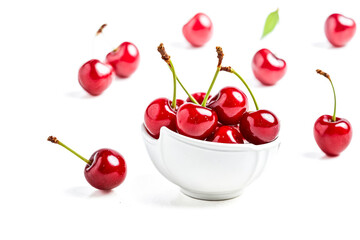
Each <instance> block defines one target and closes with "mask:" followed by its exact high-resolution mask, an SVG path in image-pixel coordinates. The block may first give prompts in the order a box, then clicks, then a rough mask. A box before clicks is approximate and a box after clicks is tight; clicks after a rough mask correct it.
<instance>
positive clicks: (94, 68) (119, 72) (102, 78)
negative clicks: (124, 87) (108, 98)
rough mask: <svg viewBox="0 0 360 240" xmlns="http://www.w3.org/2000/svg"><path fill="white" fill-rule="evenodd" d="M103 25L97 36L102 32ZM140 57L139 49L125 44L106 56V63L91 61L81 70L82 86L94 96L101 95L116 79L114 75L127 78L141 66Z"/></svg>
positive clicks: (131, 44)
mask: <svg viewBox="0 0 360 240" xmlns="http://www.w3.org/2000/svg"><path fill="white" fill-rule="evenodd" d="M105 26H106V24H104V25H102V26H101V28H100V29H99V30H98V32H97V34H99V33H101V32H102V29H103V28H104V27H105ZM139 62H140V55H139V50H138V49H137V47H136V46H135V45H134V44H133V43H131V42H123V43H121V44H120V45H119V46H118V47H117V48H116V49H114V50H113V51H111V52H109V53H108V54H107V55H106V60H105V62H101V61H100V60H98V59H91V60H90V61H88V62H86V63H85V64H84V65H82V66H81V67H80V69H79V74H78V80H79V83H80V85H81V86H82V87H83V88H84V90H85V91H87V92H88V93H89V94H90V95H92V96H98V95H100V94H101V93H102V92H103V91H104V90H105V89H107V88H108V87H109V86H110V84H111V82H112V81H113V79H114V73H115V75H116V76H117V77H119V78H127V77H129V76H130V75H131V74H133V73H134V72H135V70H136V69H137V67H138V66H139Z"/></svg>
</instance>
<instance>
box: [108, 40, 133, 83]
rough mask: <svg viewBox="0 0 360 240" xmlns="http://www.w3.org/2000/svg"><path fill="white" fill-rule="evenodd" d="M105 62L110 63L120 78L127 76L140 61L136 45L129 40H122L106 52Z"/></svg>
mask: <svg viewBox="0 0 360 240" xmlns="http://www.w3.org/2000/svg"><path fill="white" fill-rule="evenodd" d="M106 62H107V63H108V64H110V65H111V66H112V67H113V68H114V71H115V73H116V76H118V77H120V78H127V77H129V76H130V75H131V74H133V73H134V72H135V70H136V69H137V67H138V66H139V62H140V54H139V50H138V49H137V47H136V46H135V45H134V44H132V43H130V42H123V43H122V44H120V46H119V47H118V48H116V49H115V50H114V51H112V52H110V53H108V55H107V56H106Z"/></svg>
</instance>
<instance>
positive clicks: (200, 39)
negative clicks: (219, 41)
mask: <svg viewBox="0 0 360 240" xmlns="http://www.w3.org/2000/svg"><path fill="white" fill-rule="evenodd" d="M182 31H183V34H184V37H185V38H186V40H188V42H189V43H190V44H191V45H193V46H194V47H201V46H203V45H204V44H205V43H207V42H208V41H209V40H210V38H211V36H212V33H213V24H212V22H211V20H210V18H209V17H208V16H207V15H206V14H204V13H198V14H196V15H195V16H194V17H193V18H191V19H190V21H188V22H187V23H186V24H185V25H184V26H183V29H182Z"/></svg>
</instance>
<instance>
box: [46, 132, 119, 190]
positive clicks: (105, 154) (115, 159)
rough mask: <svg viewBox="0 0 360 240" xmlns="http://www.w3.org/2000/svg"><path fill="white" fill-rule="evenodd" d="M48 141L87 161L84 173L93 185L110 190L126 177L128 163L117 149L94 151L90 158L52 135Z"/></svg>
mask: <svg viewBox="0 0 360 240" xmlns="http://www.w3.org/2000/svg"><path fill="white" fill-rule="evenodd" d="M48 141H51V142H53V143H56V144H59V145H60V146H62V147H64V148H66V149H67V150H69V151H70V152H72V153H73V154H75V155H76V156H78V157H79V158H81V159H82V160H83V161H84V162H86V163H87V165H86V167H85V170H84V174H85V178H86V180H87V181H88V182H89V183H90V185H91V186H93V187H95V188H97V189H100V190H110V189H113V188H115V187H117V186H119V185H120V184H121V183H122V182H123V181H124V179H125V177H126V163H125V160H124V158H123V157H122V156H121V154H120V153H118V152H117V151H115V150H112V149H108V148H103V149H100V150H97V151H96V152H94V153H93V154H92V155H91V157H90V159H89V160H87V159H86V158H84V157H82V156H81V155H79V154H78V153H76V152H75V151H74V150H72V149H71V148H69V147H68V146H66V145H65V144H63V143H62V142H60V141H59V140H58V139H57V138H56V137H53V136H50V137H49V138H48Z"/></svg>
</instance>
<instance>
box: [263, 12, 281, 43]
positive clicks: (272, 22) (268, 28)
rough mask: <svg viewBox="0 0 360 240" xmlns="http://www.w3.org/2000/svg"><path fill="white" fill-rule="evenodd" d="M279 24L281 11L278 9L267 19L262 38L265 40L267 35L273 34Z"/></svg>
mask: <svg viewBox="0 0 360 240" xmlns="http://www.w3.org/2000/svg"><path fill="white" fill-rule="evenodd" d="M278 22H279V9H276V11H275V12H272V13H270V14H269V16H268V17H267V18H266V21H265V26H264V31H263V34H262V36H261V38H264V37H265V36H266V35H268V34H269V33H271V32H272V31H273V30H274V28H275V26H276V24H277V23H278Z"/></svg>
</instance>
